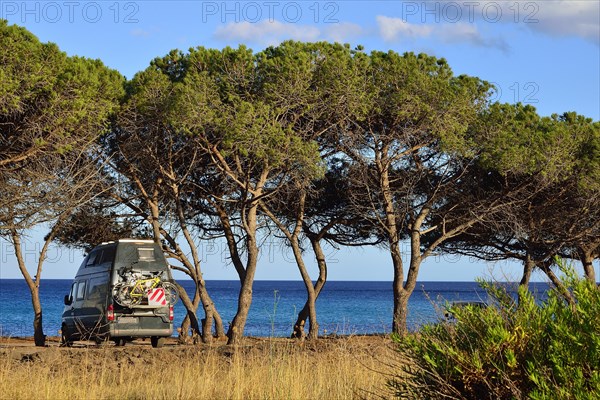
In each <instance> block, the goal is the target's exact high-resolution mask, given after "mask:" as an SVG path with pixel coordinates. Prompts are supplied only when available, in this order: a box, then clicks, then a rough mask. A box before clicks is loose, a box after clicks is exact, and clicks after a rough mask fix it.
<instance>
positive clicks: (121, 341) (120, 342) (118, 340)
mask: <svg viewBox="0 0 600 400" xmlns="http://www.w3.org/2000/svg"><path fill="white" fill-rule="evenodd" d="M125 343H127V339H126V338H124V337H121V338H115V345H117V346H119V347H123V346H125Z"/></svg>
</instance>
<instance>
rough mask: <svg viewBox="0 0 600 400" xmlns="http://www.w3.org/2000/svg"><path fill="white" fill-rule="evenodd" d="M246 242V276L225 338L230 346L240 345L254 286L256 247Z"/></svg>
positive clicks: (254, 242)
mask: <svg viewBox="0 0 600 400" xmlns="http://www.w3.org/2000/svg"><path fill="white" fill-rule="evenodd" d="M248 242H249V246H248V263H247V265H246V274H245V276H244V280H243V281H242V282H241V283H242V287H241V288H240V293H239V295H238V306H237V311H236V313H235V316H234V317H233V321H231V325H229V330H228V332H227V337H228V338H229V340H228V341H227V344H228V345H232V346H236V345H238V344H240V342H241V339H242V338H243V336H244V327H245V326H246V320H247V319H248V312H249V311H250V305H251V304H252V286H253V284H254V275H255V273H256V264H257V261H258V248H257V247H256V241H255V240H254V238H250V239H249V240H248Z"/></svg>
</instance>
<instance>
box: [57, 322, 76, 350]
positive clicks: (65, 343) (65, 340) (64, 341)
mask: <svg viewBox="0 0 600 400" xmlns="http://www.w3.org/2000/svg"><path fill="white" fill-rule="evenodd" d="M60 331H61V333H60V346H61V347H71V346H73V341H72V340H71V335H69V332H68V331H67V327H66V326H63V327H62V329H61V330H60Z"/></svg>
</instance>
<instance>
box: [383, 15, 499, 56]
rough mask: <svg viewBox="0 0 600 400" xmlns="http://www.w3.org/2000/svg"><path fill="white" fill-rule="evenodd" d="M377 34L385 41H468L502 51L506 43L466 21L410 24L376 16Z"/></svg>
mask: <svg viewBox="0 0 600 400" xmlns="http://www.w3.org/2000/svg"><path fill="white" fill-rule="evenodd" d="M376 20H377V25H378V28H379V34H380V36H381V37H382V38H383V40H385V41H387V42H393V41H401V40H406V39H419V38H428V37H430V38H433V39H436V40H438V41H441V42H444V43H468V44H471V45H474V46H481V47H493V48H497V49H500V50H502V51H507V50H508V45H507V44H506V43H505V42H504V40H502V39H501V38H484V37H483V36H482V35H481V33H480V32H479V30H478V29H477V26H476V25H474V24H468V23H440V24H411V23H409V22H407V21H404V20H402V19H400V18H391V17H386V16H383V15H378V16H377V17H376Z"/></svg>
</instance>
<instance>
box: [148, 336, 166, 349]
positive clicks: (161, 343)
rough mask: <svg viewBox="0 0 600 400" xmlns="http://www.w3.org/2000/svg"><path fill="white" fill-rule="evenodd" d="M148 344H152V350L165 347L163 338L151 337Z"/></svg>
mask: <svg viewBox="0 0 600 400" xmlns="http://www.w3.org/2000/svg"><path fill="white" fill-rule="evenodd" d="M150 343H152V347H154V348H160V347H163V346H164V345H165V338H164V337H158V336H152V337H151V338H150Z"/></svg>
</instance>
